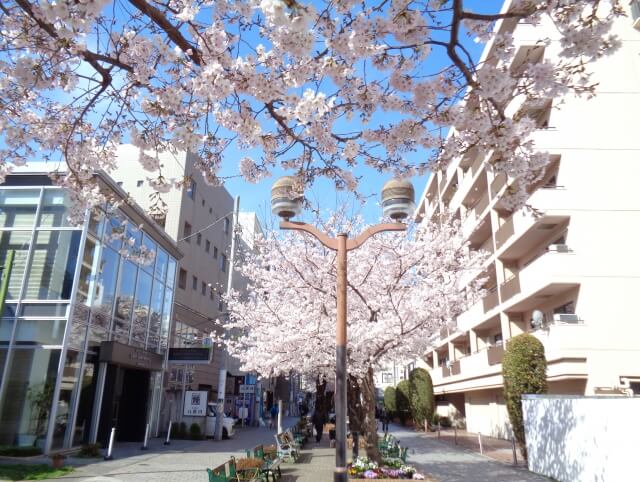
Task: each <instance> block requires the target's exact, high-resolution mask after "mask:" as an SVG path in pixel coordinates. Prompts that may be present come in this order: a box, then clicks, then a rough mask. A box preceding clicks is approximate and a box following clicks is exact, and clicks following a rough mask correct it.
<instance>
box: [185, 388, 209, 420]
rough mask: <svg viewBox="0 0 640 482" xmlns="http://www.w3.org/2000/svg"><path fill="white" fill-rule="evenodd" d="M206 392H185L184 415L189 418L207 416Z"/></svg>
mask: <svg viewBox="0 0 640 482" xmlns="http://www.w3.org/2000/svg"><path fill="white" fill-rule="evenodd" d="M208 393H209V392H207V391H206V390H201V391H192V390H187V391H186V392H184V415H186V416H189V417H204V416H205V415H206V414H207V394H208Z"/></svg>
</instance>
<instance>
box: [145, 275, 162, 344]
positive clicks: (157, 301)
mask: <svg viewBox="0 0 640 482" xmlns="http://www.w3.org/2000/svg"><path fill="white" fill-rule="evenodd" d="M164 291H165V290H164V285H163V284H162V283H158V282H157V281H156V282H154V284H153V295H152V296H151V316H150V317H149V336H148V339H147V347H148V348H149V349H150V350H155V349H156V348H158V340H159V338H160V324H161V321H162V302H163V301H164Z"/></svg>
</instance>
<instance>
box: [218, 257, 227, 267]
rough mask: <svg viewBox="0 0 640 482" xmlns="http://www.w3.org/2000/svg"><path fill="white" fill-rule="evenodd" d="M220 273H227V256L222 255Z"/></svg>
mask: <svg viewBox="0 0 640 482" xmlns="http://www.w3.org/2000/svg"><path fill="white" fill-rule="evenodd" d="M220 271H227V255H225V254H222V255H220Z"/></svg>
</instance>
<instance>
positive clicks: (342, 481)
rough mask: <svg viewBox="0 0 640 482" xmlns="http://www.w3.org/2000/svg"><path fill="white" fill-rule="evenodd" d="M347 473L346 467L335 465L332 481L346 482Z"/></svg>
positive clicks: (347, 478)
mask: <svg viewBox="0 0 640 482" xmlns="http://www.w3.org/2000/svg"><path fill="white" fill-rule="evenodd" d="M348 480H349V475H348V474H347V468H346V467H336V470H335V472H334V473H333V482H348Z"/></svg>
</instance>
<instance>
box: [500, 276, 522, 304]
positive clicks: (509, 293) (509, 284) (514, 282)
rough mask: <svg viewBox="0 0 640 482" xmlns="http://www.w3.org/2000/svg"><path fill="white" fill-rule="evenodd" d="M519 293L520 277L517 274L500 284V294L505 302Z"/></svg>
mask: <svg viewBox="0 0 640 482" xmlns="http://www.w3.org/2000/svg"><path fill="white" fill-rule="evenodd" d="M518 293H520V277H519V276H518V275H517V274H516V275H515V276H513V277H511V278H509V279H508V280H507V281H505V282H504V283H502V284H501V285H500V296H502V301H503V302H504V301H506V300H508V299H509V298H512V297H514V296H515V295H517V294H518Z"/></svg>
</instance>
